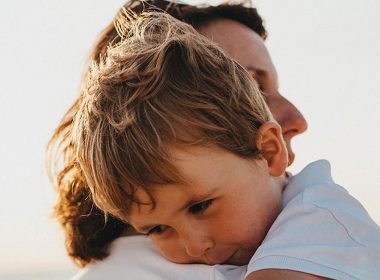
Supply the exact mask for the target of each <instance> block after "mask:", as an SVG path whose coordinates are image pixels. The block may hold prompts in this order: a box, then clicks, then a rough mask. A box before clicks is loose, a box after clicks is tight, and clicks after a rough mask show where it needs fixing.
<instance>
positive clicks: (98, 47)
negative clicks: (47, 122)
mask: <svg viewBox="0 0 380 280" xmlns="http://www.w3.org/2000/svg"><path fill="white" fill-rule="evenodd" d="M248 4H249V3H248ZM154 7H157V8H158V9H161V10H165V11H166V12H167V13H169V14H171V15H172V16H174V17H176V18H177V19H179V20H181V21H183V22H186V23H189V24H191V25H192V26H194V27H195V28H196V29H199V28H200V27H203V26H205V25H207V24H208V23H209V22H211V21H212V20H215V19H218V18H225V19H231V20H235V21H238V22H240V23H243V24H244V25H246V26H248V27H249V28H251V29H252V30H253V31H255V32H256V33H257V34H259V35H260V36H261V37H262V38H263V39H265V38H266V35H267V34H266V31H265V28H264V26H263V21H262V19H261V17H260V16H259V15H258V13H257V10H256V9H255V8H253V7H251V6H250V5H247V3H241V4H228V3H227V4H222V5H219V6H215V7H214V6H200V7H195V6H189V5H184V4H174V3H170V2H166V1H162V0H155V1H138V0H132V1H130V2H128V3H126V4H125V5H124V7H122V9H120V11H119V12H118V14H117V16H116V18H117V17H118V16H119V15H120V12H122V11H123V9H125V8H130V9H132V10H133V11H134V12H135V13H141V12H142V11H143V10H146V9H155V8H154ZM157 8H156V9H157ZM120 40H121V37H120V36H119V34H118V31H117V28H116V27H115V24H114V23H111V24H109V25H108V26H107V27H106V28H105V29H104V31H103V32H102V33H101V35H100V37H99V39H98V41H97V43H96V44H95V46H94V48H93V51H92V53H91V55H90V57H91V59H92V60H93V61H95V62H97V63H98V62H99V61H100V57H102V56H104V55H105V54H106V51H107V48H108V46H109V45H110V44H111V43H112V44H117V43H118V42H119V41H120ZM84 76H87V73H85V75H84ZM82 100H83V92H82V91H80V93H79V96H78V98H77V100H76V101H75V102H74V104H73V105H72V106H71V107H70V108H69V110H68V111H67V112H66V114H65V115H64V117H63V118H62V120H61V121H60V123H59V125H58V127H57V128H56V130H55V132H54V134H53V136H52V137H51V139H50V141H49V144H48V147H47V167H48V173H49V176H50V179H51V181H52V182H53V184H54V185H55V187H56V190H57V193H58V199H57V202H56V204H55V207H54V216H55V217H56V218H57V219H58V221H59V223H60V224H61V225H62V227H63V229H64V232H65V239H66V249H67V252H68V255H69V256H70V257H71V258H72V259H73V260H74V262H75V263H76V264H78V265H80V266H85V265H86V264H88V263H89V262H91V261H92V260H100V259H103V258H104V257H106V256H107V255H108V252H107V248H108V245H109V244H110V243H111V242H112V241H113V240H114V239H115V238H117V237H119V236H120V235H122V234H123V232H124V231H125V230H126V229H130V227H129V226H128V224H126V223H124V222H122V221H121V220H119V219H117V218H115V217H114V216H112V215H109V216H108V217H107V219H105V215H104V212H103V211H102V210H100V209H99V208H98V207H97V206H95V204H94V202H93V199H92V196H91V191H90V188H89V186H88V183H87V181H86V179H85V177H84V174H83V172H82V170H81V168H80V166H79V164H78V160H77V158H76V152H77V151H76V149H75V146H74V143H73V140H72V135H71V134H72V129H73V118H74V116H75V114H76V113H77V112H78V109H79V107H80V105H81V104H82Z"/></svg>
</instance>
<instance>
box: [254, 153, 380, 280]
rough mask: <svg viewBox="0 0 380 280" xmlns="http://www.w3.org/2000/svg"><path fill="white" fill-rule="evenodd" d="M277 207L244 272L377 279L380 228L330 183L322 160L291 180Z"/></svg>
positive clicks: (364, 211) (328, 169) (326, 166)
mask: <svg viewBox="0 0 380 280" xmlns="http://www.w3.org/2000/svg"><path fill="white" fill-rule="evenodd" d="M283 206H284V208H283V211H282V212H281V213H280V215H279V216H278V218H277V219H276V221H275V222H274V223H273V225H272V227H271V229H270V230H269V232H268V234H267V236H266V238H265V240H264V241H263V243H262V245H261V246H260V247H259V249H258V250H257V252H256V253H255V255H254V256H253V258H252V260H251V262H250V264H249V266H248V271H249V272H252V271H256V270H260V269H265V268H279V269H280V268H284V269H293V270H298V271H303V272H306V273H311V274H316V275H320V276H325V277H329V278H334V279H376V278H375V276H376V275H380V269H379V267H378V265H377V264H378V263H379V262H380V228H379V227H378V226H377V225H376V223H375V222H374V221H373V220H372V219H371V218H370V217H369V215H368V213H367V212H366V210H365V209H364V207H363V206H362V205H361V204H360V203H359V202H358V201H357V200H356V199H355V198H353V197H352V196H351V195H350V194H349V193H348V192H347V191H346V190H345V189H344V188H343V187H341V186H339V185H337V184H336V183H335V182H334V181H333V179H332V177H331V166H330V164H329V162H328V161H326V160H321V161H316V162H313V163H311V164H309V165H308V166H306V167H305V168H304V169H303V170H302V171H301V172H300V173H299V174H297V175H295V176H293V177H291V178H290V180H289V184H288V186H287V188H286V190H285V191H284V196H283ZM358 261H359V263H360V265H359V266H358Z"/></svg>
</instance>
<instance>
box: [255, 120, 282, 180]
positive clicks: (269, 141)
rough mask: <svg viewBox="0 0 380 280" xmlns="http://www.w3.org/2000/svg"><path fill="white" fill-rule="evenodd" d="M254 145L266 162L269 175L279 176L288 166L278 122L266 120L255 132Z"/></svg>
mask: <svg viewBox="0 0 380 280" xmlns="http://www.w3.org/2000/svg"><path fill="white" fill-rule="evenodd" d="M256 146H257V148H258V149H259V150H260V151H261V154H262V155H263V157H264V159H265V160H266V161H267V163H268V168H269V173H270V175H271V176H275V177H277V176H281V175H283V174H284V172H285V169H286V167H287V166H288V151H287V149H286V146H285V142H284V139H283V138H282V131H281V127H280V125H279V124H277V123H275V122H266V123H264V124H263V125H261V127H260V128H259V130H258V132H257V140H256Z"/></svg>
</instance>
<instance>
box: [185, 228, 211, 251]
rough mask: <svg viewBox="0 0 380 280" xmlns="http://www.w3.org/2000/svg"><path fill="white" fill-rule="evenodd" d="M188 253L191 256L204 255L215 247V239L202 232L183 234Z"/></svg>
mask: <svg viewBox="0 0 380 280" xmlns="http://www.w3.org/2000/svg"><path fill="white" fill-rule="evenodd" d="M181 237H182V242H183V244H184V246H185V248H186V253H187V254H188V255H189V256H191V257H202V256H204V254H205V253H206V252H207V251H208V250H209V249H211V248H212V247H213V245H214V244H213V241H212V240H211V239H210V238H208V237H207V236H206V235H203V234H202V233H200V232H197V233H189V232H188V233H186V234H184V235H182V236H181Z"/></svg>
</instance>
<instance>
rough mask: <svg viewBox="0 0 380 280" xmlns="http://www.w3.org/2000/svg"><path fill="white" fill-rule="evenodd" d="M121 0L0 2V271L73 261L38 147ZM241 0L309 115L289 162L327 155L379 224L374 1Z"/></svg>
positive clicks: (379, 88)
mask: <svg viewBox="0 0 380 280" xmlns="http://www.w3.org/2000/svg"><path fill="white" fill-rule="evenodd" d="M185 2H187V3H202V1H196V2H195V1H185ZM205 2H207V3H219V2H220V1H212V2H210V1H205ZM123 3H125V1H121V0H108V1H101V0H91V1H90V0H82V1H73V0H69V1H65V2H63V1H56V0H53V1H46V0H38V1H34V2H31V1H25V0H18V1H17V0H16V1H8V2H6V3H4V4H3V8H2V9H1V11H0V21H1V25H0V26H1V27H0V28H2V30H1V34H2V38H1V40H2V44H1V45H0V50H1V53H2V54H3V61H5V64H3V65H4V66H3V67H2V69H1V70H0V71H1V76H2V78H3V80H2V83H0V92H1V94H0V106H1V112H2V115H1V116H2V118H0V127H1V133H2V134H1V136H2V137H1V138H0V139H1V140H0V141H1V145H0V154H1V155H2V161H1V163H0V168H1V169H0V170H1V176H0V185H1V186H2V196H1V197H0V210H1V211H0V217H1V219H2V223H3V225H2V230H1V235H0V236H1V238H0V248H1V250H0V278H1V279H9V280H10V279H19V280H20V279H66V278H67V277H68V276H70V275H72V274H73V273H74V272H75V271H76V270H77V268H76V267H75V266H74V265H73V263H72V262H71V261H70V260H69V258H68V257H67V256H66V252H65V248H64V238H63V233H62V230H61V229H60V227H59V225H58V223H57V222H56V221H54V220H53V219H52V218H51V208H52V205H53V203H54V200H55V196H56V195H55V193H54V190H53V187H52V186H51V184H50V183H49V180H48V178H47V175H46V170H45V167H44V151H45V147H46V144H47V141H48V140H49V137H50V136H51V135H52V133H53V131H54V129H55V127H56V125H57V124H58V122H59V120H60V119H61V117H62V116H63V114H64V113H65V111H66V110H67V109H68V108H69V107H70V105H71V103H72V102H73V101H74V99H75V98H76V96H77V92H78V89H79V85H80V80H81V75H82V73H83V71H84V69H85V67H86V63H87V61H88V56H89V54H90V51H91V48H92V46H93V44H94V42H95V41H96V38H97V37H98V35H99V33H100V31H101V30H102V29H103V28H104V27H105V26H106V25H107V24H108V23H110V22H111V21H112V19H113V17H114V15H115V13H116V12H117V10H118V9H119V8H120V7H121V6H122V4H123ZM253 3H254V4H255V5H256V6H257V8H258V10H259V13H260V14H261V15H262V16H263V18H264V20H265V23H266V27H267V29H268V32H269V37H268V39H267V43H266V44H267V47H268V49H269V52H270V54H271V56H272V59H273V61H274V64H275V66H276V67H277V71H278V75H279V78H280V90H281V93H282V94H283V95H284V96H285V97H287V98H288V99H289V100H291V101H292V102H293V103H294V104H295V105H296V106H297V107H298V108H299V109H300V110H301V111H302V113H303V114H304V115H305V117H306V119H307V120H308V123H309V129H308V131H307V132H306V133H305V134H303V135H301V136H298V137H296V139H294V140H293V147H294V150H295V152H296V160H295V163H294V164H293V166H292V167H291V168H290V171H291V172H292V173H297V172H299V171H300V170H301V169H302V168H303V167H304V166H305V165H306V164H308V163H310V162H311V161H314V160H317V159H320V158H327V159H328V160H329V161H330V162H331V164H332V173H333V177H334V179H335V181H336V182H337V183H339V184H340V185H342V186H344V187H345V188H346V189H347V190H348V191H349V192H350V193H351V194H352V195H353V196H354V197H356V198H357V199H358V200H359V201H360V202H361V203H362V204H363V205H364V206H365V207H366V209H367V210H368V212H369V214H370V215H371V217H372V218H373V219H374V220H375V221H376V222H377V223H378V224H379V223H380V206H379V204H378V199H379V198H380V164H379V162H378V159H379V158H380V149H379V146H378V139H379V138H380V130H379V123H380V113H379V110H378V104H380V95H379V92H380V79H379V74H380V56H379V55H378V51H379V50H380V36H379V32H378V27H379V26H380V17H378V15H377V14H378V13H377V12H378V11H379V10H380V2H378V1H375V0H364V1H354V0H350V1H343V0H339V1H328V0H320V1H312V0H303V1H301V0H288V1H275V0H265V1H264V0H257V1H253ZM23 275H24V276H25V278H23V277H24V276H23ZM33 275H35V276H33ZM44 275H45V276H44ZM6 277H7V278H6ZM12 277H13V278H12ZM33 277H36V278H33ZM44 277H46V278H44ZM49 277H51V278H49Z"/></svg>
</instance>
